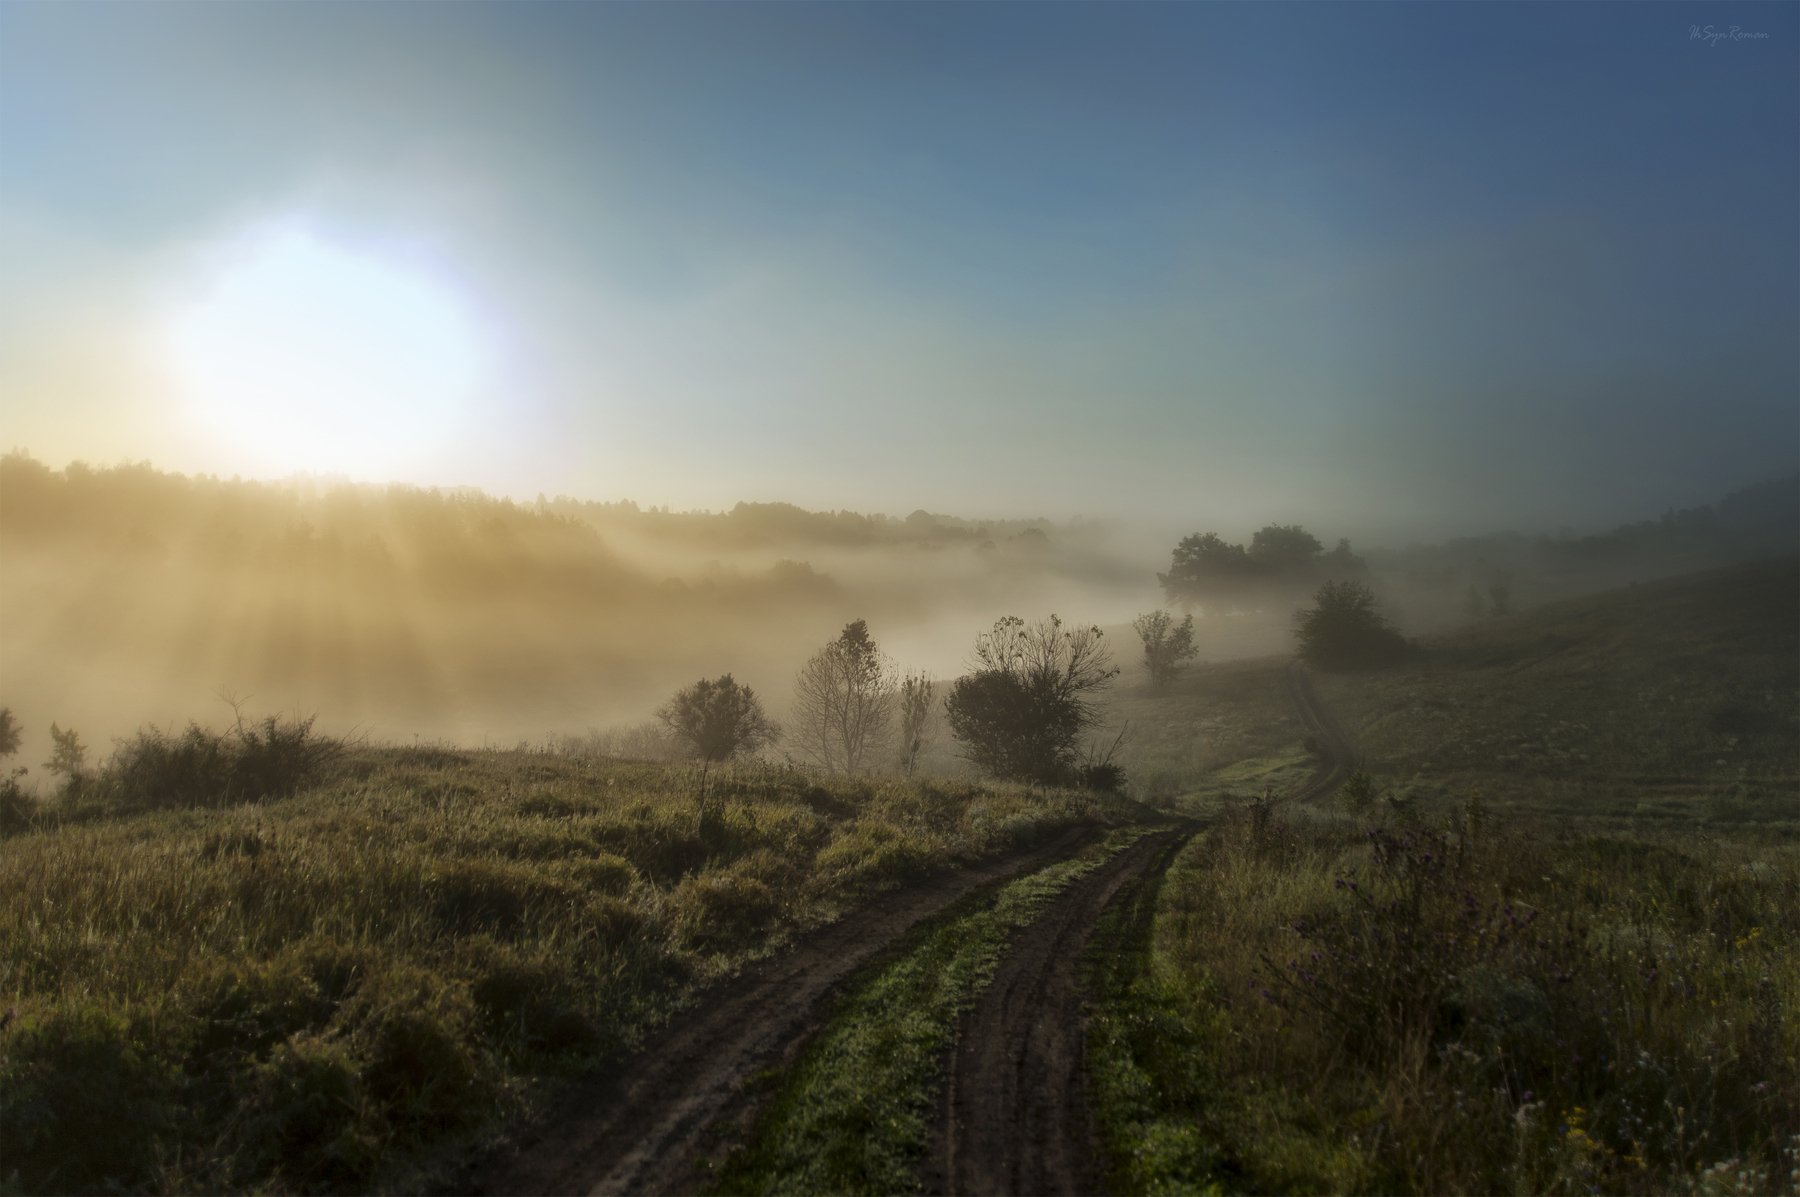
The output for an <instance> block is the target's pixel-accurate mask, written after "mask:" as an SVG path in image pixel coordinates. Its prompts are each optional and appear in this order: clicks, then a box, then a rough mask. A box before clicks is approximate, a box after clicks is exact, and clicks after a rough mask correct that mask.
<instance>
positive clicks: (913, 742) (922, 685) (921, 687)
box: [900, 673, 937, 777]
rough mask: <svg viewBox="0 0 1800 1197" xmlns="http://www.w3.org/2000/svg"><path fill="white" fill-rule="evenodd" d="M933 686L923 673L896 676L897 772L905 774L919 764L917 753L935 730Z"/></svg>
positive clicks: (927, 742)
mask: <svg viewBox="0 0 1800 1197" xmlns="http://www.w3.org/2000/svg"><path fill="white" fill-rule="evenodd" d="M934 690H935V687H934V686H933V685H932V682H931V678H930V677H929V676H927V675H925V674H923V673H909V674H907V675H906V676H905V677H904V678H902V679H901V680H900V772H902V773H904V774H905V775H906V776H908V777H911V776H912V775H913V771H914V770H915V769H917V768H918V767H919V755H920V754H921V753H922V752H924V751H925V747H926V745H927V744H929V743H930V742H931V734H932V732H933V731H935V730H936V726H935V725H936V723H937V717H936V714H935V712H934V709H933V706H932V702H931V699H932V695H933V693H934Z"/></svg>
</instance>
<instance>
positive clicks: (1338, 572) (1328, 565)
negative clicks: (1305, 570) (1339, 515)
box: [1319, 536, 1369, 578]
mask: <svg viewBox="0 0 1800 1197" xmlns="http://www.w3.org/2000/svg"><path fill="white" fill-rule="evenodd" d="M1319 565H1320V566H1321V567H1322V568H1323V569H1324V570H1325V573H1326V576H1328V577H1333V578H1348V577H1355V576H1358V575H1361V574H1366V573H1368V572H1369V563H1368V562H1367V561H1364V560H1363V559H1362V558H1361V557H1358V556H1357V555H1356V554H1355V553H1353V552H1351V551H1350V539H1349V537H1342V536H1341V537H1339V538H1338V542H1337V547H1336V548H1334V549H1332V550H1331V552H1329V553H1327V554H1325V555H1324V556H1323V557H1321V558H1319Z"/></svg>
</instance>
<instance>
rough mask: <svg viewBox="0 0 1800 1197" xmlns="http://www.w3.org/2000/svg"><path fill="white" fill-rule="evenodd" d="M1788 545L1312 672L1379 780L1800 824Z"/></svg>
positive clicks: (1798, 609) (1589, 805)
mask: <svg viewBox="0 0 1800 1197" xmlns="http://www.w3.org/2000/svg"><path fill="white" fill-rule="evenodd" d="M1796 661H1800V558H1786V559H1781V560H1776V561H1769V562H1761V563H1756V564H1752V565H1745V566H1736V567H1733V568H1731V569H1727V570H1716V571H1713V572H1710V573H1705V574H1697V575H1693V576H1689V577H1683V578H1673V579H1668V580H1665V581H1660V582H1652V583H1646V584H1643V585H1640V586H1634V587H1631V588H1629V589H1626V590H1620V591H1613V592H1610V593H1608V594H1602V595H1593V596H1589V597H1586V598H1580V599H1571V600H1567V601H1563V602H1558V603H1551V604H1547V605H1545V606H1543V607H1540V608H1537V609H1535V610H1532V611H1528V612H1524V613H1521V614H1518V615H1513V616H1507V617H1505V618H1501V619H1495V620H1490V621H1487V622H1485V623H1482V624H1478V625H1476V626H1473V627H1470V628H1468V629H1465V630H1463V631H1461V632H1458V633H1454V634H1450V635H1446V636H1442V637H1435V638H1432V639H1430V640H1427V641H1425V642H1423V643H1422V644H1421V645H1420V647H1419V651H1418V652H1417V653H1416V654H1415V655H1414V657H1413V658H1412V659H1411V660H1410V661H1409V662H1408V663H1406V664H1404V665H1402V666H1400V667H1398V668H1394V669H1389V670H1382V671H1378V672H1373V673H1368V674H1360V675H1339V676H1331V675H1320V676H1319V678H1318V689H1319V693H1320V695H1321V697H1322V698H1323V699H1324V701H1325V703H1326V704H1327V705H1328V706H1329V707H1330V708H1331V709H1332V710H1333V711H1334V712H1336V714H1337V715H1338V717H1339V719H1340V720H1341V721H1342V722H1343V723H1344V725H1345V726H1346V728H1347V729H1348V730H1349V731H1350V733H1351V735H1352V736H1353V737H1354V738H1355V739H1356V740H1357V742H1358V744H1359V745H1360V747H1361V748H1362V749H1363V751H1364V753H1365V754H1366V756H1367V758H1368V760H1369V761H1370V768H1371V769H1373V770H1376V771H1378V772H1379V773H1380V774H1381V775H1382V776H1383V778H1384V779H1385V780H1387V781H1388V782H1390V783H1391V784H1395V785H1402V786H1406V787H1408V788H1411V789H1413V790H1414V791H1416V792H1418V793H1420V794H1424V795H1431V794H1436V795H1451V794H1462V793H1467V792H1469V791H1470V790H1472V789H1479V790H1480V791H1481V792H1482V794H1483V795H1484V797H1485V798H1486V800H1487V801H1488V802H1490V803H1491V804H1493V805H1495V806H1496V807H1506V808H1513V809H1518V810H1521V811H1527V812H1535V813H1541V814H1555V815H1567V816H1575V815H1591V816H1595V817H1599V818H1604V819H1613V818H1624V819H1630V820H1636V821H1640V822H1644V823H1654V822H1663V823H1668V822H1671V821H1672V822H1676V823H1681V824H1689V823H1694V822H1700V823H1717V824H1720V825H1735V824H1741V823H1759V824H1762V825H1763V827H1764V829H1765V831H1766V833H1768V834H1772V835H1782V836H1796V835H1800V807H1797V806H1796V804H1795V802H1794V795H1795V794H1796V793H1800V669H1797V668H1796V665H1795V662H1796Z"/></svg>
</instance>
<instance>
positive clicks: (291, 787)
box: [91, 717, 343, 810]
mask: <svg viewBox="0 0 1800 1197" xmlns="http://www.w3.org/2000/svg"><path fill="white" fill-rule="evenodd" d="M312 725H313V721H312V720H311V719H299V720H292V721H289V722H285V723H284V722H281V721H279V720H277V719H275V718H273V717H270V718H268V719H264V720H263V721H262V722H261V723H256V724H251V725H249V726H242V725H240V726H238V727H236V728H233V729H232V730H231V731H228V732H223V733H219V732H210V731H207V730H206V729H205V728H203V727H199V726H197V725H194V724H189V725H188V729H187V730H186V731H184V732H182V733H181V734H180V735H178V736H176V735H170V734H169V733H167V732H163V731H159V730H158V729H156V728H149V729H148V730H145V731H141V732H139V733H138V734H137V735H136V736H135V737H134V738H132V739H130V740H127V741H125V742H124V743H123V744H121V745H120V746H119V748H118V750H117V751H116V752H114V753H113V758H112V760H111V761H110V762H108V764H107V765H106V767H105V768H104V769H103V770H101V772H100V775H99V777H98V778H97V779H96V781H95V783H94V785H93V787H92V789H91V792H92V793H93V794H94V795H95V796H97V797H99V798H100V799H101V800H102V801H103V802H105V803H107V804H109V805H111V806H115V807H118V808H121V809H124V810H165V809H169V808H172V807H204V806H228V805H231V804H232V803H238V802H256V801H261V800H263V799H268V798H284V797H287V796H288V795H290V794H292V793H293V792H294V791H295V790H297V789H299V788H300V787H301V786H302V785H304V784H306V783H307V782H309V781H312V780H314V779H316V778H317V777H318V776H319V775H320V773H321V772H322V771H323V769H324V767H325V766H326V765H327V764H328V763H330V762H331V761H333V760H335V759H336V758H337V757H338V756H339V755H341V753H342V752H343V745H342V743H340V742H339V741H336V740H332V739H327V738H324V737H319V736H314V735H313V734H312Z"/></svg>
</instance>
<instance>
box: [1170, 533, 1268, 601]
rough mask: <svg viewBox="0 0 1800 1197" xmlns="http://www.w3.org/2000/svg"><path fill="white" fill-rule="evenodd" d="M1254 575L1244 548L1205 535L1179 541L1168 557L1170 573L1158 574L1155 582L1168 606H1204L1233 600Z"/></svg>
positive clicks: (1253, 567) (1251, 564)
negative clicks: (1174, 604)
mask: <svg viewBox="0 0 1800 1197" xmlns="http://www.w3.org/2000/svg"><path fill="white" fill-rule="evenodd" d="M1255 571H1256V566H1255V564H1254V563H1253V562H1252V561H1251V560H1250V556H1249V554H1248V553H1246V552H1245V551H1244V546H1243V545H1241V544H1229V543H1227V542H1226V541H1225V540H1223V539H1221V538H1220V536H1219V534H1218V533H1217V532H1208V533H1206V534H1205V535H1203V536H1202V535H1198V534H1196V535H1193V536H1184V537H1182V538H1181V540H1180V542H1179V543H1177V544H1176V546H1175V551H1174V552H1173V553H1172V554H1170V557H1169V572H1168V573H1166V574H1157V575H1156V580H1157V581H1158V582H1161V583H1162V588H1163V593H1164V594H1166V595H1167V596H1168V598H1169V601H1170V602H1171V603H1180V604H1183V605H1192V604H1200V605H1202V606H1204V605H1206V604H1208V603H1216V602H1222V601H1228V600H1229V599H1230V598H1232V597H1234V596H1235V595H1236V594H1237V593H1238V592H1239V591H1240V590H1241V589H1242V588H1243V586H1244V584H1245V583H1246V582H1247V581H1248V580H1249V579H1250V578H1251V577H1253V576H1254V574H1255Z"/></svg>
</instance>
